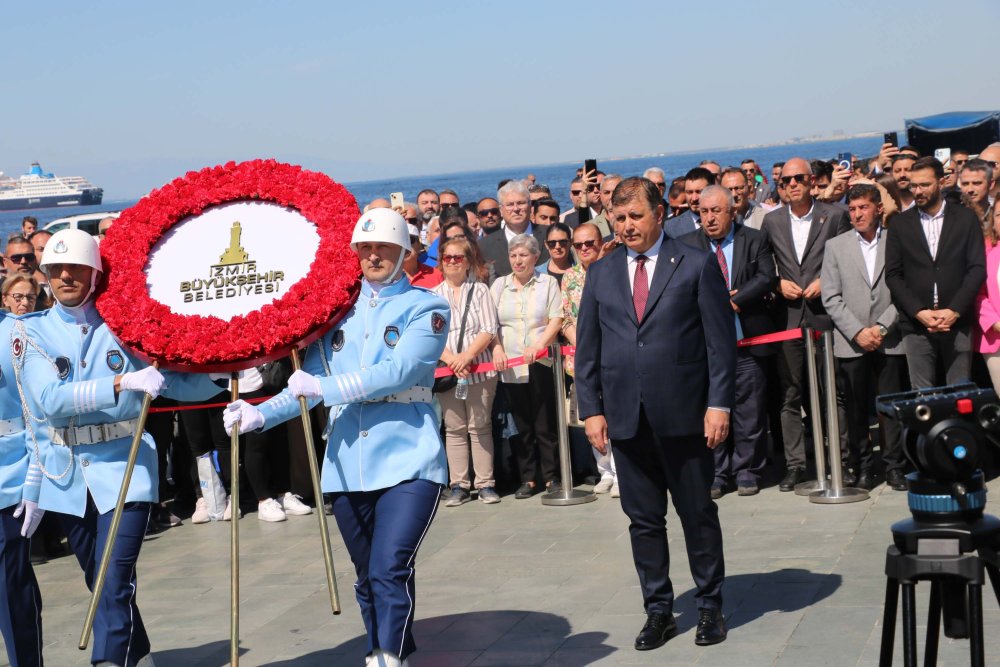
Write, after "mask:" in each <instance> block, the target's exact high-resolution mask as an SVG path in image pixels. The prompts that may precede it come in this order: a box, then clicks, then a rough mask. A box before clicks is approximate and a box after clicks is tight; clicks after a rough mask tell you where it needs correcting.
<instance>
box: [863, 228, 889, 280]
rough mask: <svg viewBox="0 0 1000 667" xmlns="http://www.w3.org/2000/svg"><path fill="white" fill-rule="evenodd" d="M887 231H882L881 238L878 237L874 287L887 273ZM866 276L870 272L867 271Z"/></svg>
mask: <svg viewBox="0 0 1000 667" xmlns="http://www.w3.org/2000/svg"><path fill="white" fill-rule="evenodd" d="M886 233H887V232H886V230H884V229H883V230H882V232H881V234H880V236H879V237H878V249H877V250H876V251H875V280H874V281H872V287H875V285H877V284H878V281H880V280H882V272H883V271H885V235H886ZM865 275H866V276H867V275H868V272H867V271H865Z"/></svg>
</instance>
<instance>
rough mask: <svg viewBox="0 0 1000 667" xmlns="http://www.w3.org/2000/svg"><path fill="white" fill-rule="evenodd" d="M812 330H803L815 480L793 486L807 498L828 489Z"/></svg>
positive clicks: (817, 373)
mask: <svg viewBox="0 0 1000 667" xmlns="http://www.w3.org/2000/svg"><path fill="white" fill-rule="evenodd" d="M814 333H815V332H814V331H813V330H812V329H805V337H806V372H807V375H808V379H809V418H810V419H811V420H812V431H813V458H814V459H815V460H816V479H815V480H813V481H811V482H802V483H801V484H796V485H795V495H797V496H808V495H809V494H810V493H812V492H813V491H822V490H824V489H827V488H829V486H830V483H829V482H827V480H826V453H825V452H824V451H823V417H822V414H823V412H822V410H821V409H820V404H819V372H818V371H817V370H816V338H815V335H814Z"/></svg>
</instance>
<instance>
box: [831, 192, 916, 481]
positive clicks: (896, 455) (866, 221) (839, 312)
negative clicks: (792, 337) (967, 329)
mask: <svg viewBox="0 0 1000 667" xmlns="http://www.w3.org/2000/svg"><path fill="white" fill-rule="evenodd" d="M848 210H849V213H850V216H851V224H852V225H853V227H854V230H853V231H849V232H846V233H844V234H841V235H840V236H837V237H836V238H833V239H830V240H829V241H827V242H826V251H825V253H824V257H823V269H822V278H821V280H820V283H821V285H822V292H823V305H824V306H825V307H826V312H827V313H828V314H829V315H830V318H831V319H832V320H833V326H834V348H833V353H834V356H835V357H836V358H837V385H838V394H839V395H838V397H837V398H838V401H839V402H840V403H841V404H842V405H843V406H844V408H845V409H846V412H847V422H848V437H849V441H850V450H851V455H852V458H854V459H855V460H856V463H857V464H858V467H859V474H858V481H857V484H856V486H858V487H861V488H865V489H871V488H872V487H873V486H874V470H873V467H874V465H873V464H874V454H873V447H872V443H871V441H870V440H869V439H868V433H869V430H868V415H869V414H871V409H872V407H873V404H874V401H875V396H876V395H877V394H888V393H895V392H899V391H903V389H904V388H905V387H906V377H907V370H906V357H905V356H904V351H903V343H902V337H901V335H900V331H899V314H898V313H897V311H896V306H894V305H893V303H892V294H891V293H890V292H889V286H888V285H886V282H885V246H886V244H885V240H886V237H887V235H888V233H889V232H888V230H886V229H883V228H882V203H881V197H880V195H879V191H878V189H877V188H876V187H875V186H873V185H856V186H854V187H853V188H851V190H850V192H849V193H848ZM881 431H882V435H883V436H884V437H883V446H882V458H883V460H884V462H885V467H886V481H887V482H888V484H889V485H890V486H892V487H893V488H895V489H900V488H902V489H905V488H906V481H905V478H904V476H903V467H904V460H903V452H902V434H901V432H900V427H899V423H898V422H896V421H895V420H888V421H885V422H883V424H882V429H881Z"/></svg>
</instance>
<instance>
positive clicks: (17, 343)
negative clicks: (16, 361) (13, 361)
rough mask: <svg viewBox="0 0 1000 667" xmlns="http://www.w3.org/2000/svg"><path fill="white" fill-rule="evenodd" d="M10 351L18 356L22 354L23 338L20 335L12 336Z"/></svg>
mask: <svg viewBox="0 0 1000 667" xmlns="http://www.w3.org/2000/svg"><path fill="white" fill-rule="evenodd" d="M10 351H11V354H13V355H14V356H15V357H20V356H21V355H22V354H24V339H22V338H21V337H20V336H14V338H13V339H11V341H10Z"/></svg>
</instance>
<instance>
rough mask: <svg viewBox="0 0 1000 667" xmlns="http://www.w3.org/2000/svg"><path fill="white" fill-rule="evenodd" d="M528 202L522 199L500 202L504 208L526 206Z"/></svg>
mask: <svg viewBox="0 0 1000 667" xmlns="http://www.w3.org/2000/svg"><path fill="white" fill-rule="evenodd" d="M529 203H530V202H526V201H524V200H521V201H509V202H507V203H506V204H501V206H503V207H504V208H506V209H513V208H527V207H528V204H529Z"/></svg>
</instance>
